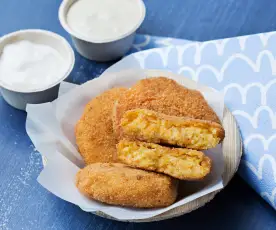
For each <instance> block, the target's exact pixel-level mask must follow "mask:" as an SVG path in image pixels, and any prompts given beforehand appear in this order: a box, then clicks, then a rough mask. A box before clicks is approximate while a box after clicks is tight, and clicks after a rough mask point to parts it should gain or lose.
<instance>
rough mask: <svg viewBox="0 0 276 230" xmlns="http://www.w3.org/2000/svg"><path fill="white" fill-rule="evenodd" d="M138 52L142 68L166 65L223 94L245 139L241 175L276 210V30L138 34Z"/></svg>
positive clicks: (136, 56)
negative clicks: (200, 37)
mask: <svg viewBox="0 0 276 230" xmlns="http://www.w3.org/2000/svg"><path fill="white" fill-rule="evenodd" d="M151 48H158V49H151ZM147 49H150V50H147ZM143 50H146V51H143ZM137 51H143V52H138V53H135V54H132V55H133V56H134V57H135V59H136V60H137V61H138V63H139V65H140V67H141V68H147V69H168V70H171V71H173V72H176V73H181V74H183V75H185V76H186V77H188V78H191V79H193V80H195V81H199V82H200V83H202V84H205V85H208V86H210V87H213V88H215V89H217V90H219V91H221V92H223V93H224V95H225V103H226V105H227V107H228V108H229V109H230V110H231V111H232V113H233V114H234V116H235V118H236V120H237V122H238V125H239V127H240V131H241V134H242V138H243V147H244V155H243V158H242V161H241V165H240V168H239V174H240V175H241V177H242V178H243V179H244V180H245V181H246V182H247V183H249V185H251V186H252V188H253V189H255V190H256V192H257V193H259V194H260V195H261V196H262V197H263V198H264V199H265V200H266V201H267V202H268V203H269V204H270V205H271V206H272V207H273V208H274V209H276V159H275V158H276V59H275V56H276V32H271V33H264V34H256V35H250V36H242V37H235V38H227V39H222V40H216V41H208V42H202V43H200V42H191V41H187V40H181V39H174V38H161V37H151V36H147V35H137V37H136V40H135V43H134V45H133V48H132V50H131V52H130V53H133V52H137Z"/></svg>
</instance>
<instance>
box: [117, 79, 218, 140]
mask: <svg viewBox="0 0 276 230" xmlns="http://www.w3.org/2000/svg"><path fill="white" fill-rule="evenodd" d="M115 105H116V106H115V108H114V117H113V122H114V130H115V133H116V135H119V124H120V121H121V119H122V117H123V114H124V113H125V112H126V111H128V110H131V109H137V108H140V109H149V110H153V111H156V112H160V113H164V114H167V115H172V116H180V117H190V118H194V119H201V120H207V121H213V122H216V123H220V121H219V118H218V116H217V115H216V113H215V112H214V111H213V109H212V108H211V107H210V106H209V105H208V103H207V102H206V101H205V99H204V97H203V96H202V94H201V93H200V92H199V91H197V90H190V89H187V88H185V87H183V86H181V85H179V84H178V83H177V82H176V81H174V80H171V79H168V78H165V77H156V78H147V79H143V80H141V81H139V82H137V83H136V84H135V85H134V86H133V87H132V88H131V89H129V90H127V91H125V92H124V93H122V95H121V96H120V97H119V99H118V101H117V102H116V104H115ZM118 139H121V137H120V136H118Z"/></svg>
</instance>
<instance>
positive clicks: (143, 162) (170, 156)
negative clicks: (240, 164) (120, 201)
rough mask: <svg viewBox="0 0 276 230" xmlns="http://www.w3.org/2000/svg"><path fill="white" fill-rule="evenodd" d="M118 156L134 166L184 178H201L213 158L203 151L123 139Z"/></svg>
mask: <svg viewBox="0 0 276 230" xmlns="http://www.w3.org/2000/svg"><path fill="white" fill-rule="evenodd" d="M117 158H118V160H119V161H120V162H122V163H125V164H127V165H130V166H132V167H137V168H142V169H146V170H151V171H156V172H161V173H165V174H168V175H170V176H172V177H175V178H178V179H182V180H197V179H201V178H203V177H205V176H206V175H207V174H208V173H209V172H210V169H211V160H210V158H209V157H207V156H205V155H204V153H203V152H200V151H196V150H191V149H183V148H167V147H164V146H160V145H157V144H152V143H146V142H138V141H128V140H121V141H120V142H119V144H118V145H117Z"/></svg>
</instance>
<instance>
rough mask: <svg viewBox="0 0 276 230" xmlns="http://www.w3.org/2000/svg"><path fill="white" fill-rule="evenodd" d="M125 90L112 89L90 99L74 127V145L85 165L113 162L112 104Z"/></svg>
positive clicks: (114, 140) (114, 148)
mask: <svg viewBox="0 0 276 230" xmlns="http://www.w3.org/2000/svg"><path fill="white" fill-rule="evenodd" d="M125 90H126V89H124V88H113V89H110V90H107V91H105V92H104V93H102V94H100V95H99V96H97V97H96V98H94V99H92V100H91V101H90V102H89V103H88V104H87V105H86V107H85V109H84V113H83V115H82V117H81V119H80V120H79V121H78V123H77V124H76V127H75V135H76V143H77V146H78V148H79V152H80V154H81V156H82V157H83V159H84V161H85V163H86V164H91V163H95V162H113V155H114V153H116V138H115V137H114V134H113V127H112V110H113V107H114V102H115V100H117V98H118V97H119V95H120V94H122V93H123V92H124V91H125Z"/></svg>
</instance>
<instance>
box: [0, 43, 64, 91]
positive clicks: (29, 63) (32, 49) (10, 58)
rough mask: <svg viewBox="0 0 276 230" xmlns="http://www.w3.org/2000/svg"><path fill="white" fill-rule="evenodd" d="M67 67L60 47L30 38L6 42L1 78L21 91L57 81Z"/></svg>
mask: <svg viewBox="0 0 276 230" xmlns="http://www.w3.org/2000/svg"><path fill="white" fill-rule="evenodd" d="M64 68H65V61H64V59H63V58H62V56H61V55H60V54H59V53H58V51H56V50H55V49H54V48H52V47H50V46H47V45H42V44H37V43H32V42H30V41H27V40H22V41H18V42H15V43H11V44H8V45H6V46H5V47H4V49H3V51H2V53H1V54H0V81H1V82H3V83H4V84H5V85H7V86H9V87H10V88H11V89H13V90H18V91H21V92H24V91H26V92H27V91H32V90H39V89H42V88H46V87H47V86H50V85H52V84H54V83H55V82H57V81H58V79H60V78H62V77H63V73H64V70H65V69H64Z"/></svg>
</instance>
